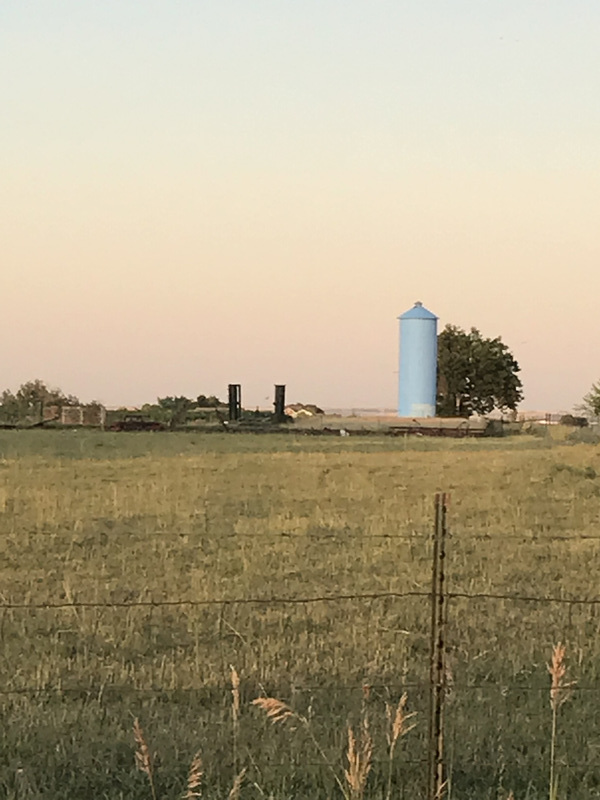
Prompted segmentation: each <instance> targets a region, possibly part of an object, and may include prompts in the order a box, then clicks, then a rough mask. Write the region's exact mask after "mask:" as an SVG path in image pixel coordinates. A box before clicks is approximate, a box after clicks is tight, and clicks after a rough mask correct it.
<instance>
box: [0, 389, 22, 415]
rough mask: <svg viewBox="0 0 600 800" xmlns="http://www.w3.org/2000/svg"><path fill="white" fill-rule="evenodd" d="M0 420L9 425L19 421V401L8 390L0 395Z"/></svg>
mask: <svg viewBox="0 0 600 800" xmlns="http://www.w3.org/2000/svg"><path fill="white" fill-rule="evenodd" d="M0 420H2V422H5V423H6V422H8V423H10V424H15V423H16V422H18V421H19V401H18V400H17V398H16V397H15V395H14V394H13V393H12V392H11V391H9V390H8V389H5V390H4V391H3V392H2V394H1V395H0Z"/></svg>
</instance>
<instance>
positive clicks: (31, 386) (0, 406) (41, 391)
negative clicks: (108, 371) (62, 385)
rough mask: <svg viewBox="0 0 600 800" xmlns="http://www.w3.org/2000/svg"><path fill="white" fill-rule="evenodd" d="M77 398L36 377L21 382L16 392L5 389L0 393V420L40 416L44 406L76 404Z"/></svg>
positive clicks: (7, 420) (8, 420) (12, 420)
mask: <svg viewBox="0 0 600 800" xmlns="http://www.w3.org/2000/svg"><path fill="white" fill-rule="evenodd" d="M79 404H80V403H79V400H78V399H77V397H75V396H74V395H70V394H69V395H66V394H64V393H63V392H62V391H61V390H60V389H53V388H49V387H48V386H46V384H45V383H44V381H41V380H39V379H38V378H36V379H35V380H32V381H27V382H26V383H23V384H21V386H20V387H19V388H18V390H17V391H16V393H14V394H13V392H11V391H10V390H9V389H5V390H4V391H3V392H2V394H0V420H1V421H2V422H10V423H15V422H18V421H19V420H21V419H27V418H36V419H39V418H41V417H42V414H43V409H44V407H45V406H54V405H56V406H61V407H62V406H76V405H79Z"/></svg>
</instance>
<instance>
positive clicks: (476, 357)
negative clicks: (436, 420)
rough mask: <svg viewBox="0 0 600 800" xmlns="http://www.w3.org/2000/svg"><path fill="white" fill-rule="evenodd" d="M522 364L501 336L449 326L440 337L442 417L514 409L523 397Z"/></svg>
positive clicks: (440, 412)
mask: <svg viewBox="0 0 600 800" xmlns="http://www.w3.org/2000/svg"><path fill="white" fill-rule="evenodd" d="M519 371H520V367H519V365H518V363H517V362H516V361H515V359H514V357H513V355H512V353H511V352H510V350H509V349H508V347H507V346H506V345H505V344H504V343H503V342H502V340H501V339H500V337H499V336H498V337H496V338H495V339H486V338H484V337H483V336H482V335H481V333H480V332H479V331H478V330H477V328H471V330H470V331H469V332H468V333H467V332H466V331H464V330H462V329H461V328H458V327H456V326H455V325H446V327H445V328H444V330H443V331H442V332H441V333H440V334H439V336H438V398H437V413H438V414H439V415H440V416H442V417H470V416H471V415H472V414H489V413H490V412H491V411H493V410H494V409H495V408H497V409H500V410H502V411H505V410H513V411H514V410H515V409H516V407H517V405H518V403H519V402H520V401H521V400H522V399H523V393H522V391H521V390H522V384H521V380H520V379H519V377H518V374H517V373H518V372H519Z"/></svg>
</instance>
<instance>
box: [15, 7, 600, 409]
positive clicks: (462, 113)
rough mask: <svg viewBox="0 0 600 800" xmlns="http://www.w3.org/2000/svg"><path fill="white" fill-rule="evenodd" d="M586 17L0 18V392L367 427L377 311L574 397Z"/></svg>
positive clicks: (560, 399)
mask: <svg viewBox="0 0 600 800" xmlns="http://www.w3.org/2000/svg"><path fill="white" fill-rule="evenodd" d="M598 41H600V3H598V1H597V0H571V2H568V3H567V2H565V0H452V2H448V0H410V1H409V0H387V1H386V0H86V1H85V2H82V0H2V2H1V3H0V108H1V109H2V110H1V112H0V113H1V116H2V124H1V125H0V175H1V178H0V304H1V309H2V311H1V314H0V337H1V341H2V343H3V344H2V347H1V349H0V375H1V379H0V384H1V385H0V389H2V388H5V387H8V388H11V389H12V390H15V389H16V388H17V387H18V386H19V384H20V383H22V382H23V381H26V380H29V379H32V378H41V379H43V380H45V381H46V382H47V383H49V384H51V385H53V386H59V387H60V388H62V389H63V390H64V391H65V392H68V393H72V394H76V395H78V396H79V397H80V398H81V399H82V400H85V401H88V400H92V399H96V400H99V401H101V402H104V403H105V404H107V405H109V406H114V405H137V404H141V403H144V402H147V401H149V402H152V401H153V400H154V399H155V398H156V397H158V396H164V395H174V394H184V395H187V396H191V397H195V396H196V395H198V394H200V393H204V394H217V395H219V396H221V397H224V396H226V388H227V384H228V383H241V384H242V400H243V403H244V405H246V406H248V407H253V406H255V405H260V406H267V405H268V404H269V403H270V402H272V395H273V384H275V383H285V384H287V387H288V395H287V396H288V399H289V400H290V401H296V402H314V403H318V404H319V405H322V406H326V407H331V406H335V407H344V408H350V407H394V406H395V404H396V401H397V380H398V374H397V372H398V365H397V360H398V322H397V317H398V315H399V314H400V313H402V312H403V311H405V310H406V309H408V308H410V307H411V306H412V305H413V303H414V302H415V301H416V300H420V301H422V302H423V303H424V305H425V306H426V307H428V308H429V309H431V310H432V311H434V312H435V313H436V314H437V315H438V316H439V318H440V326H443V325H445V324H447V323H451V324H455V325H458V326H461V327H463V328H470V327H472V326H473V327H476V328H478V329H479V330H480V331H481V332H482V334H484V335H485V336H491V337H495V336H501V337H502V339H503V341H504V342H505V343H506V344H507V345H508V346H509V347H510V349H511V350H512V352H513V354H514V356H515V358H516V359H517V361H518V362H519V364H520V365H521V370H522V371H521V378H522V380H523V384H524V391H525V400H524V402H523V404H522V408H526V409H540V410H568V409H571V408H573V406H575V405H576V404H577V403H578V402H580V400H581V398H582V396H583V395H584V394H585V393H586V392H587V391H588V389H589V388H590V386H591V384H592V382H594V381H596V380H597V379H598V378H600V359H599V358H598V355H597V352H598V350H597V342H598V338H599V336H598V334H599V332H600V315H599V314H598V313H597V306H598V301H599V298H600V268H599V266H600V263H599V262H600V260H599V255H600V243H599V231H600V224H599V223H600V219H599V217H600V207H599V202H598V201H599V197H600V102H599V98H600V55H599V53H598Z"/></svg>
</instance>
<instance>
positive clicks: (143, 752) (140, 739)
mask: <svg viewBox="0 0 600 800" xmlns="http://www.w3.org/2000/svg"><path fill="white" fill-rule="evenodd" d="M133 738H134V739H135V743H136V745H137V750H136V751H135V764H136V767H137V768H138V769H139V770H140V772H144V773H145V774H146V775H147V776H148V777H149V778H152V758H151V756H150V748H149V747H148V742H147V741H146V738H145V736H144V731H143V729H142V726H141V725H140V721H139V719H138V718H137V717H136V718H135V719H134V720H133Z"/></svg>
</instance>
